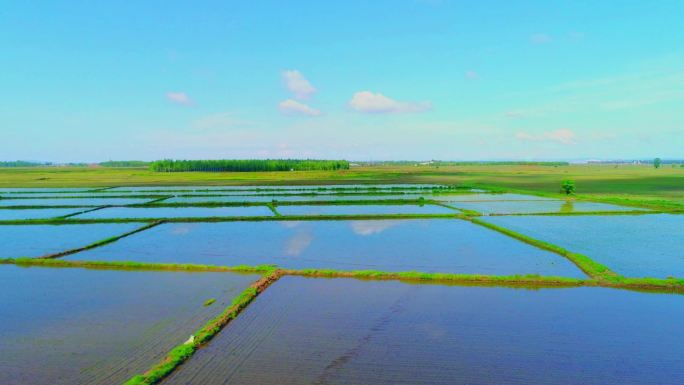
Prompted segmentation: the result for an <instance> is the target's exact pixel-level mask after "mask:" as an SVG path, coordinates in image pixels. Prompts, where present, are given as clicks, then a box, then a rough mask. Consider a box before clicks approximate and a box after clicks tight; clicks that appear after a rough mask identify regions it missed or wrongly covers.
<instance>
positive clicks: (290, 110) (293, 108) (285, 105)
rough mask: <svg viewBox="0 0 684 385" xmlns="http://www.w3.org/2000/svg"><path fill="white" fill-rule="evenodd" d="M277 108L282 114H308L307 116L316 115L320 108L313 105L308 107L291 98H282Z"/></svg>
mask: <svg viewBox="0 0 684 385" xmlns="http://www.w3.org/2000/svg"><path fill="white" fill-rule="evenodd" d="M278 109H280V112H282V113H283V114H288V115H308V116H318V115H320V114H321V111H320V110H317V109H315V108H313V107H309V106H307V105H306V104H304V103H300V102H298V101H296V100H293V99H287V100H283V101H282V102H280V103H279V104H278Z"/></svg>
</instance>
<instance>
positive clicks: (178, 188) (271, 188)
mask: <svg viewBox="0 0 684 385" xmlns="http://www.w3.org/2000/svg"><path fill="white" fill-rule="evenodd" d="M438 187H442V186H440V185H435V184H382V185H372V184H338V185H298V186H288V185H281V186H274V185H269V186H264V185H261V186H258V185H255V186H138V187H115V188H112V189H108V190H107V191H136V192H139V191H208V190H210V191H280V190H282V191H294V190H302V191H316V190H320V191H328V190H376V191H377V190H415V189H431V188H438Z"/></svg>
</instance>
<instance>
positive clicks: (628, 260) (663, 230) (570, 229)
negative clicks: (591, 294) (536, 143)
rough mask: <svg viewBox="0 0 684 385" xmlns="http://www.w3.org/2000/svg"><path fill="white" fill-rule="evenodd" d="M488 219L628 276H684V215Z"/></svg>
mask: <svg viewBox="0 0 684 385" xmlns="http://www.w3.org/2000/svg"><path fill="white" fill-rule="evenodd" d="M486 221H488V222H491V223H494V224H496V225H499V226H503V227H506V228H509V229H511V230H514V231H517V232H519V233H522V234H525V235H528V236H530V237H532V238H536V239H540V240H543V241H545V242H550V243H553V244H556V245H558V246H561V247H563V248H566V249H568V250H571V251H574V252H577V253H582V254H585V255H587V256H588V257H589V258H592V259H593V260H595V261H597V262H599V263H602V264H604V265H606V266H608V267H609V268H611V269H612V270H613V271H615V272H617V273H619V274H622V275H625V276H628V277H658V278H665V277H668V276H675V277H684V237H682V229H684V215H673V214H648V215H589V216H526V217H491V218H487V219H486Z"/></svg>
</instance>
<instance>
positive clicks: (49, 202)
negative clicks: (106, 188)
mask: <svg viewBox="0 0 684 385" xmlns="http://www.w3.org/2000/svg"><path fill="white" fill-rule="evenodd" d="M153 199H154V198H146V199H145V198H44V199H0V206H75V207H78V206H108V205H110V206H118V205H130V204H138V203H147V202H149V201H151V200H153Z"/></svg>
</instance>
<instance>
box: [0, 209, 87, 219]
mask: <svg viewBox="0 0 684 385" xmlns="http://www.w3.org/2000/svg"><path fill="white" fill-rule="evenodd" d="M83 210H87V208H83V207H81V208H73V209H19V210H13V209H8V210H0V221H14V220H22V219H49V218H56V217H62V216H64V215H69V214H73V213H77V212H79V211H83Z"/></svg>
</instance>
